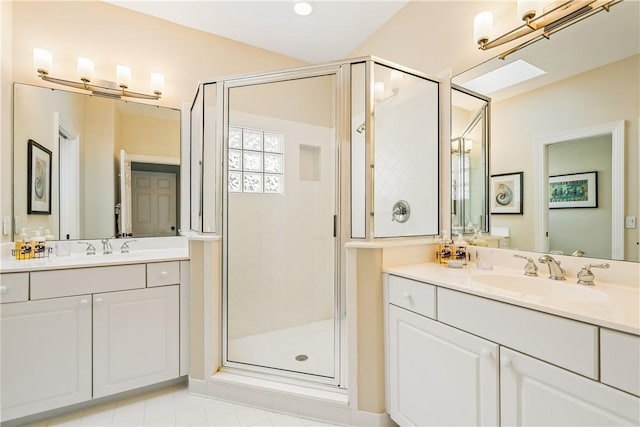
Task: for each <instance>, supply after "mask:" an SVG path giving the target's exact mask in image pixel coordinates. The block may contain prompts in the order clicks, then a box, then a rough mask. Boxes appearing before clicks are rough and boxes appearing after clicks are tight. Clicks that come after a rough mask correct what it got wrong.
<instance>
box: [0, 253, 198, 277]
mask: <svg viewBox="0 0 640 427" xmlns="http://www.w3.org/2000/svg"><path fill="white" fill-rule="evenodd" d="M186 259H189V249H188V248H187V247H180V248H167V249H147V250H139V251H135V250H132V251H131V252H130V253H127V254H121V253H116V252H114V253H112V254H108V255H105V254H100V253H98V254H96V255H85V254H72V255H71V256H49V257H45V258H40V259H28V260H16V259H3V260H2V261H0V272H1V273H18V272H28V271H43V270H60V269H65V268H84V267H102V266H108V265H122V264H140V263H147V262H162V261H178V260H186Z"/></svg>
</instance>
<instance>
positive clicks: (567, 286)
mask: <svg viewBox="0 0 640 427" xmlns="http://www.w3.org/2000/svg"><path fill="white" fill-rule="evenodd" d="M384 272H385V273H389V274H393V275H396V276H401V277H405V278H408V279H413V280H417V281H420V282H426V283H430V284H433V285H436V286H441V287H443V288H448V289H452V290H456V291H460V292H465V293H468V294H473V295H477V296H479V297H484V298H489V299H492V300H496V301H501V302H505V303H509V304H513V305H518V306H521V307H526V308H530V309H533V310H537V311H541V312H544V313H549V314H553V315H557V316H562V317H566V318H569V319H574V320H578V321H581V322H586V323H591V324H594V325H598V326H602V327H605V328H610V329H615V330H618V331H622V332H628V333H632V334H636V335H640V288H638V287H630V286H622V285H618V284H615V283H606V282H601V281H599V280H598V278H597V276H598V272H597V271H596V270H594V273H595V274H596V280H595V282H596V285H595V286H584V285H579V284H577V279H576V278H575V277H570V276H567V279H566V280H564V281H555V280H550V279H548V278H547V277H546V274H544V273H542V272H541V274H540V276H539V277H534V278H529V277H525V276H524V275H523V272H522V271H521V270H515V269H509V268H497V267H494V269H493V270H479V269H477V268H476V267H475V265H474V264H470V265H467V266H466V267H464V268H460V269H455V268H447V267H445V266H441V265H440V264H436V263H422V264H414V265H406V266H399V267H388V268H385V269H384ZM481 276H485V277H484V278H482V277H481ZM496 277H497V278H498V279H504V280H501V282H503V285H502V286H500V287H494V286H490V285H489V284H487V283H491V280H492V279H493V278H496ZM510 280H513V282H514V287H513V288H510V287H509V286H508V282H509V281H510ZM518 283H524V284H525V286H524V287H523V286H515V285H517V284H518ZM505 284H506V285H505ZM537 285H539V286H538V287H536V286H537ZM527 286H532V287H536V288H535V289H533V288H527ZM572 287H577V288H572ZM527 289H529V290H531V289H533V291H532V292H529V291H528V290H527ZM583 294H584V295H586V296H588V298H581V295H583ZM574 295H575V297H574ZM592 295H593V296H595V298H591V296H592Z"/></svg>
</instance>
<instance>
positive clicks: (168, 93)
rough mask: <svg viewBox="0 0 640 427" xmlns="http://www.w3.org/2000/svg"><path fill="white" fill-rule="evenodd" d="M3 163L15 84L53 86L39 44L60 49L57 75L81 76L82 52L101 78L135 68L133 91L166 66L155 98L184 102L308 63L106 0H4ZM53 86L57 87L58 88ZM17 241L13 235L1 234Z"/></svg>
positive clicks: (6, 209)
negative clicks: (211, 87)
mask: <svg viewBox="0 0 640 427" xmlns="http://www.w3.org/2000/svg"><path fill="white" fill-rule="evenodd" d="M1 7H2V16H1V18H2V39H1V44H2V76H1V77H2V78H1V91H2V92H1V94H2V101H1V102H2V105H1V106H2V111H1V113H2V114H1V120H2V123H1V124H2V126H0V128H1V132H2V134H1V136H2V138H1V141H2V142H1V144H2V145H1V152H0V153H1V156H0V157H1V158H2V160H1V162H2V164H1V166H2V170H3V176H10V174H9V173H7V174H5V173H4V171H5V170H7V171H10V170H11V159H12V156H13V154H12V145H13V144H12V131H11V121H12V117H11V105H12V97H11V96H9V94H10V93H11V83H12V82H13V81H17V82H22V83H30V84H35V85H40V86H47V84H46V83H45V82H43V81H41V80H40V79H39V78H38V77H37V74H36V73H35V71H34V70H33V65H32V64H33V48H35V47H42V48H45V49H47V50H49V51H51V52H52V54H53V69H52V72H51V73H52V75H54V76H56V77H61V78H68V79H75V78H76V76H75V74H76V64H75V61H76V57H78V56H87V57H90V58H91V59H93V61H94V62H95V66H96V76H99V77H100V78H105V79H108V80H109V79H111V80H112V79H115V76H114V74H115V72H114V69H115V65H116V64H121V63H122V64H127V65H129V66H130V67H131V68H132V70H133V81H132V84H131V89H132V90H134V91H140V92H148V91H149V88H148V81H149V80H148V76H149V75H150V73H151V72H156V71H157V72H162V73H163V74H164V76H165V82H166V83H165V91H164V95H163V97H162V99H161V100H160V101H159V102H154V104H158V105H162V106H169V107H173V108H181V106H182V103H183V102H191V101H192V99H193V96H194V95H195V89H196V84H197V82H198V81H199V80H208V79H212V78H215V77H218V76H223V75H232V74H239V73H249V72H257V71H267V70H274V69H282V68H288V67H295V66H300V65H305V64H304V63H303V62H301V61H298V60H295V59H292V58H289V57H286V56H283V55H278V54H275V53H272V52H269V51H266V50H263V49H258V48H255V47H252V46H248V45H245V44H242V43H238V42H235V41H232V40H229V39H225V38H223V37H218V36H214V35H211V34H207V33H203V32H201V31H197V30H192V29H188V28H185V27H182V26H179V25H175V24H171V23H169V22H166V21H163V20H160V19H157V18H153V17H149V16H146V15H142V14H139V13H136V12H132V11H129V10H126V9H123V8H119V7H116V6H113V5H110V4H107V3H104V2H99V1H70V2H58V1H42V2H31V1H22V0H20V1H13V2H8V1H2V2H1ZM51 87H54V86H51ZM12 186H13V183H12V180H11V179H7V178H3V179H2V187H1V190H2V193H1V195H0V196H1V197H0V198H1V208H2V211H1V212H0V214H2V215H9V216H11V209H12V203H11V192H12ZM2 238H3V240H11V236H2Z"/></svg>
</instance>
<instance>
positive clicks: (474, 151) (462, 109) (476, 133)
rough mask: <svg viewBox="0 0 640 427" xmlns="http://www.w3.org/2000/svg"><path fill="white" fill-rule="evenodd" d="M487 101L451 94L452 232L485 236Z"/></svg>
mask: <svg viewBox="0 0 640 427" xmlns="http://www.w3.org/2000/svg"><path fill="white" fill-rule="evenodd" d="M488 152H489V100H488V99H487V98H484V97H481V96H479V95H476V94H471V93H469V92H468V91H465V90H464V89H461V88H457V87H453V88H452V90H451V196H452V197H451V198H452V200H451V231H452V233H453V234H458V233H473V232H474V231H476V230H480V231H483V232H487V231H489V230H488V215H487V213H488V212H487V176H488V174H487V171H488V164H487V161H488Z"/></svg>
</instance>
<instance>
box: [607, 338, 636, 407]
mask: <svg viewBox="0 0 640 427" xmlns="http://www.w3.org/2000/svg"><path fill="white" fill-rule="evenodd" d="M600 369H601V372H600V381H602V382H603V383H605V384H609V385H610V386H613V387H616V388H619V389H620V390H624V391H626V392H629V393H632V394H635V395H636V396H640V337H639V336H637V335H631V334H625V333H623V332H618V331H612V330H610V329H600Z"/></svg>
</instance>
